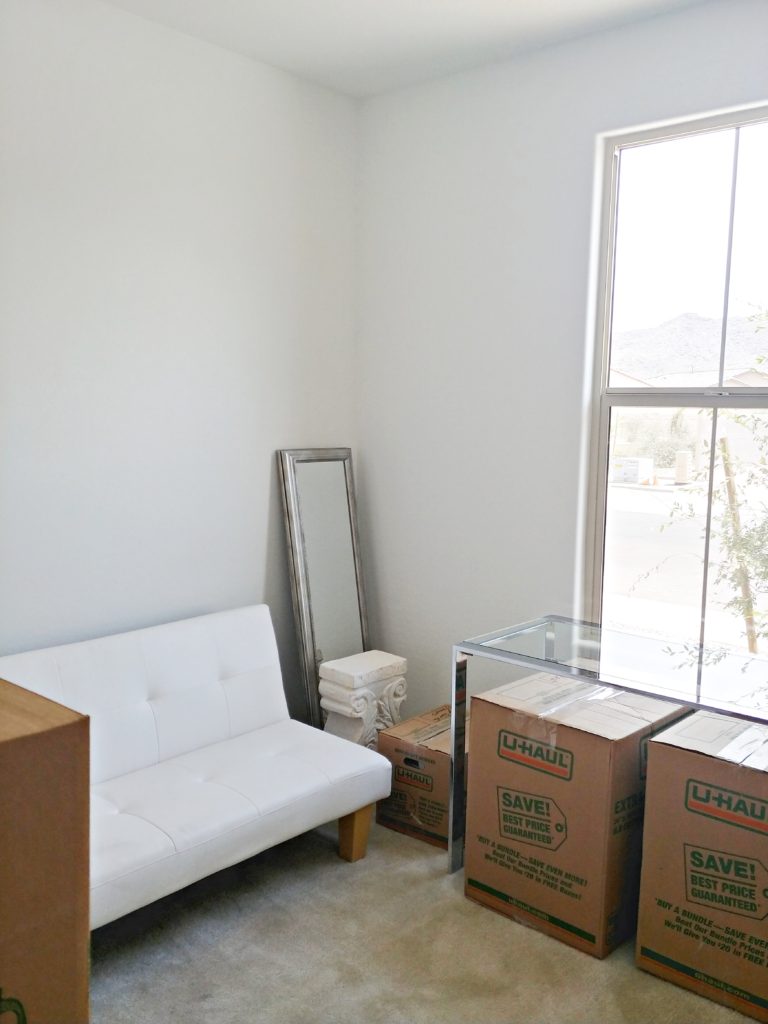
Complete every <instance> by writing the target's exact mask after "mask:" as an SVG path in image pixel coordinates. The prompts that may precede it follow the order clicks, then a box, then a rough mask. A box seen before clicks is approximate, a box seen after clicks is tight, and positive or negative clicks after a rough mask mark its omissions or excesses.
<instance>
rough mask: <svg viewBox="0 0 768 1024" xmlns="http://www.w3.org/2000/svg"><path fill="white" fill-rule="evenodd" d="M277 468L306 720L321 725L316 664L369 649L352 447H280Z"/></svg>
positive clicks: (317, 668) (318, 665) (317, 666)
mask: <svg viewBox="0 0 768 1024" xmlns="http://www.w3.org/2000/svg"><path fill="white" fill-rule="evenodd" d="M278 466H279V469H280V479H281V483H282V494H283V509H284V512H285V526H286V532H287V537H288V551H289V559H290V570H291V593H292V596H293V608H294V615H295V618H296V629H297V634H298V638H299V653H300V660H301V666H302V672H303V676H304V686H305V690H306V696H307V708H308V718H309V721H310V722H311V723H312V724H313V725H317V726H322V713H321V708H320V696H319V692H318V682H319V672H318V670H319V667H320V664H321V663H322V662H323V661H331V660H333V659H335V658H345V657H347V656H348V655H350V654H358V653H359V652H360V651H364V650H367V647H368V627H367V621H366V613H365V599H364V595H363V587H362V582H361V572H360V553H359V544H358V537H357V513H356V506H355V491H354V482H353V477H352V453H351V451H350V449H349V448H300V449H282V450H280V451H279V452H278Z"/></svg>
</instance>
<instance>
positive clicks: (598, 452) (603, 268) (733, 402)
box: [582, 104, 768, 643]
mask: <svg viewBox="0 0 768 1024" xmlns="http://www.w3.org/2000/svg"><path fill="white" fill-rule="evenodd" d="M766 120H768V105H765V104H759V105H752V106H748V107H739V108H734V109H731V110H727V111H722V112H720V113H717V114H712V115H708V116H706V117H700V118H694V119H687V120H685V121H676V122H668V123H665V124H661V125H654V126H650V127H647V128H640V129H636V130H633V131H629V132H610V133H606V134H604V135H601V136H600V137H599V138H598V168H597V170H598V174H599V175H601V178H598V185H597V189H598V190H599V189H600V188H601V192H600V191H598V192H597V194H598V195H600V196H601V205H600V210H599V229H598V230H599V235H598V238H599V242H598V256H597V259H598V263H597V277H596V296H597V304H596V307H595V348H594V368H593V383H592V392H591V394H592V396H593V400H592V406H591V415H590V423H589V445H588V466H589V469H588V476H587V489H586V496H585V497H586V510H585V518H584V522H585V525H586V537H585V545H584V561H583V575H582V579H583V602H584V603H583V610H582V614H583V616H584V617H585V618H587V619H589V620H590V621H592V622H598V623H599V622H600V616H601V609H602V582H603V560H604V557H603V556H604V543H605V527H606V502H607V497H608V446H609V440H610V438H609V427H610V415H611V410H612V409H613V408H620V407H624V408H631V407H642V406H652V407H654V408H665V407H666V408H680V407H684V406H687V407H695V408H701V409H721V408H729V409H747V408H748V409H765V410H768V388H756V387H749V388H746V387H740V388H727V389H726V388H722V387H707V388H649V387H643V388H612V387H609V385H608V375H609V360H610V330H611V314H612V305H611V304H612V299H613V280H614V254H615V245H616V226H617V223H616V214H617V200H618V190H619V154H620V152H621V150H622V149H628V148H630V147H634V146H642V145H646V144H647V143H651V142H659V141H662V140H670V139H675V138H683V137H685V136H688V135H698V134H701V133H703V132H711V131H718V130H720V129H723V128H741V127H746V126H747V125H750V124H755V123H757V122H761V121H766ZM737 159H738V146H737V147H736V154H735V157H734V166H735V164H736V160H737ZM735 178H736V176H735V174H734V176H733V182H732V188H731V205H730V220H729V229H728V257H727V267H726V274H725V280H724V296H723V311H724V317H723V331H725V324H726V317H727V303H728V288H729V282H730V264H731V245H732V240H733V219H734V199H735V187H734V186H735ZM723 351H724V347H723V345H722V338H721V362H722V358H723ZM721 369H722V366H721ZM721 379H722V375H721ZM712 421H713V426H712V441H713V442H714V432H715V426H716V417H714V416H713V417H712ZM714 457H715V445H714V443H712V444H710V459H714ZM710 469H711V467H710ZM709 479H710V488H711V486H712V473H711V471H710V474H709ZM709 497H710V501H709V502H708V512H707V534H706V536H707V540H706V544H707V547H706V548H705V552H704V561H705V566H704V573H705V575H704V582H703V587H702V615H701V642H702V643H703V639H704V610H705V602H706V594H707V570H708V566H707V561H708V544H709V525H710V524H709V519H710V515H711V497H712V496H711V493H710V496H709Z"/></svg>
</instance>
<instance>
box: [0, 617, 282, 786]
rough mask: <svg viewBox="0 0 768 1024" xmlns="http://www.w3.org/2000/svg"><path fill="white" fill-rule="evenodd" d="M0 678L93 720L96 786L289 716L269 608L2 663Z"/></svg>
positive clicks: (181, 623)
mask: <svg viewBox="0 0 768 1024" xmlns="http://www.w3.org/2000/svg"><path fill="white" fill-rule="evenodd" d="M0 676H2V677H3V678H4V679H8V680H10V682H19V683H20V684H21V685H22V686H24V687H26V689H28V690H34V691H35V692H36V693H40V694H42V695H43V696H44V697H50V698H51V700H55V701H58V702H59V703H60V704H64V705H66V707H69V708H73V709H74V710H75V711H79V712H81V713H82V714H84V715H90V717H91V782H94V783H95V782H103V781H105V780H107V779H112V778H114V777H115V776H117V775H124V774H125V773H126V772H132V771H137V770H138V769H139V768H147V767H148V766H149V765H153V764H157V763H158V762H159V761H164V760H166V759H167V758H170V757H175V756H177V755H178V754H184V753H186V752H187V751H189V750H195V749H196V748H198V747H201V746H205V745H207V744H209V743H216V742H218V741H220V740H223V739H228V738H230V737H232V736H237V735H240V734H241V733H245V732H249V731H251V730H252V729H259V728H261V727H262V726H264V725H271V724H272V723H274V722H278V721H283V720H285V719H287V718H288V708H287V705H286V702H285V694H284V692H283V682H282V676H281V673H280V661H279V658H278V653H277V644H276V643H275V636H274V631H273V628H272V620H271V618H270V614H269V609H268V608H267V606H266V605H252V606H250V607H247V608H236V609H234V610H232V611H226V612H218V613H215V614H213V615H201V616H198V617H197V618H193V619H184V620H181V621H179V622H170V623H167V624H166V625H162V626H152V627H150V628H148V629H139V630H135V631H133V632H131V633H118V634H117V635H115V636H108V637H103V638H101V639H98V640H85V641H82V642H81V643H75V644H66V645H64V646H61V647H48V648H46V649H44V650H40V651H30V652H28V653H26V654H16V655H9V656H7V657H4V658H0Z"/></svg>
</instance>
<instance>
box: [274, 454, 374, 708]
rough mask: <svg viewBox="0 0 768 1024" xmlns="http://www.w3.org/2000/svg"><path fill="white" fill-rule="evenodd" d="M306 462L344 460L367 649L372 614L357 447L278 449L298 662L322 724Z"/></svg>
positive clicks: (309, 702)
mask: <svg viewBox="0 0 768 1024" xmlns="http://www.w3.org/2000/svg"><path fill="white" fill-rule="evenodd" d="M301 462H341V463H342V465H343V468H344V480H345V483H346V491H347V510H348V512H349V526H350V535H351V539H352V558H353V560H354V567H355V579H356V582H357V606H358V610H359V613H360V634H361V637H362V643H363V650H364V651H367V650H368V613H367V609H366V605H365V591H364V589H363V577H362V570H361V564H360V542H359V535H358V531H357V503H356V500H355V484H354V476H353V473H352V450H351V449H350V448H282V449H280V450H278V452H277V466H278V473H279V477H280V486H281V490H282V497H283V514H284V517H285V530H286V537H287V541H288V559H289V568H290V577H291V598H292V601H293V614H294V621H295V623H296V637H297V640H298V645H299V662H300V666H301V672H302V676H303V682H304V690H305V693H306V697H307V710H308V713H309V721H310V724H311V725H314V726H317V727H318V728H322V726H323V716H322V711H321V709H320V692H319V689H318V687H319V679H320V677H319V673H318V669H319V665H318V663H317V659H316V655H315V652H316V650H317V645H316V642H315V628H314V621H313V618H312V598H311V593H310V588H309V575H308V572H307V554H306V547H305V544H304V530H303V527H302V523H301V510H300V507H299V494H298V489H297V485H296V467H297V465H298V464H299V463H301Z"/></svg>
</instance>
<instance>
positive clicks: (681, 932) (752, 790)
mask: <svg viewBox="0 0 768 1024" xmlns="http://www.w3.org/2000/svg"><path fill="white" fill-rule="evenodd" d="M649 747H650V749H649V764H648V790H647V809H646V825H645V841H644V844H643V870H642V882H641V892H640V914H639V921H638V933H637V963H638V965H639V966H640V967H642V968H643V969H644V970H647V971H650V972H652V973H653V974H657V975H659V977H662V978H665V979H666V980H668V981H673V982H675V983H676V984H678V985H681V986H683V987H684V988H689V989H692V990H693V991H694V992H698V993H700V994H701V995H704V996H708V997H709V998H710V999H713V1000H715V1001H717V1002H720V1003H724V1004H725V1005H726V1006H731V1007H733V1008H734V1009H737V1010H740V1011H741V1012H742V1013H746V1014H749V1015H750V1016H753V1017H756V1018H757V1019H758V1020H762V1021H768V726H765V725H755V724H752V723H750V722H746V721H743V720H741V719H736V718H731V717H728V716H726V715H718V714H714V713H711V712H708V711H699V712H697V713H696V714H695V715H692V716H691V717H690V718H688V719H686V720H685V721H683V722H680V723H678V724H676V725H674V726H672V728H670V729H667V730H666V731H665V732H663V733H661V734H660V735H658V736H657V737H655V738H654V739H653V740H652V742H651V743H650V745H649Z"/></svg>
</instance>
